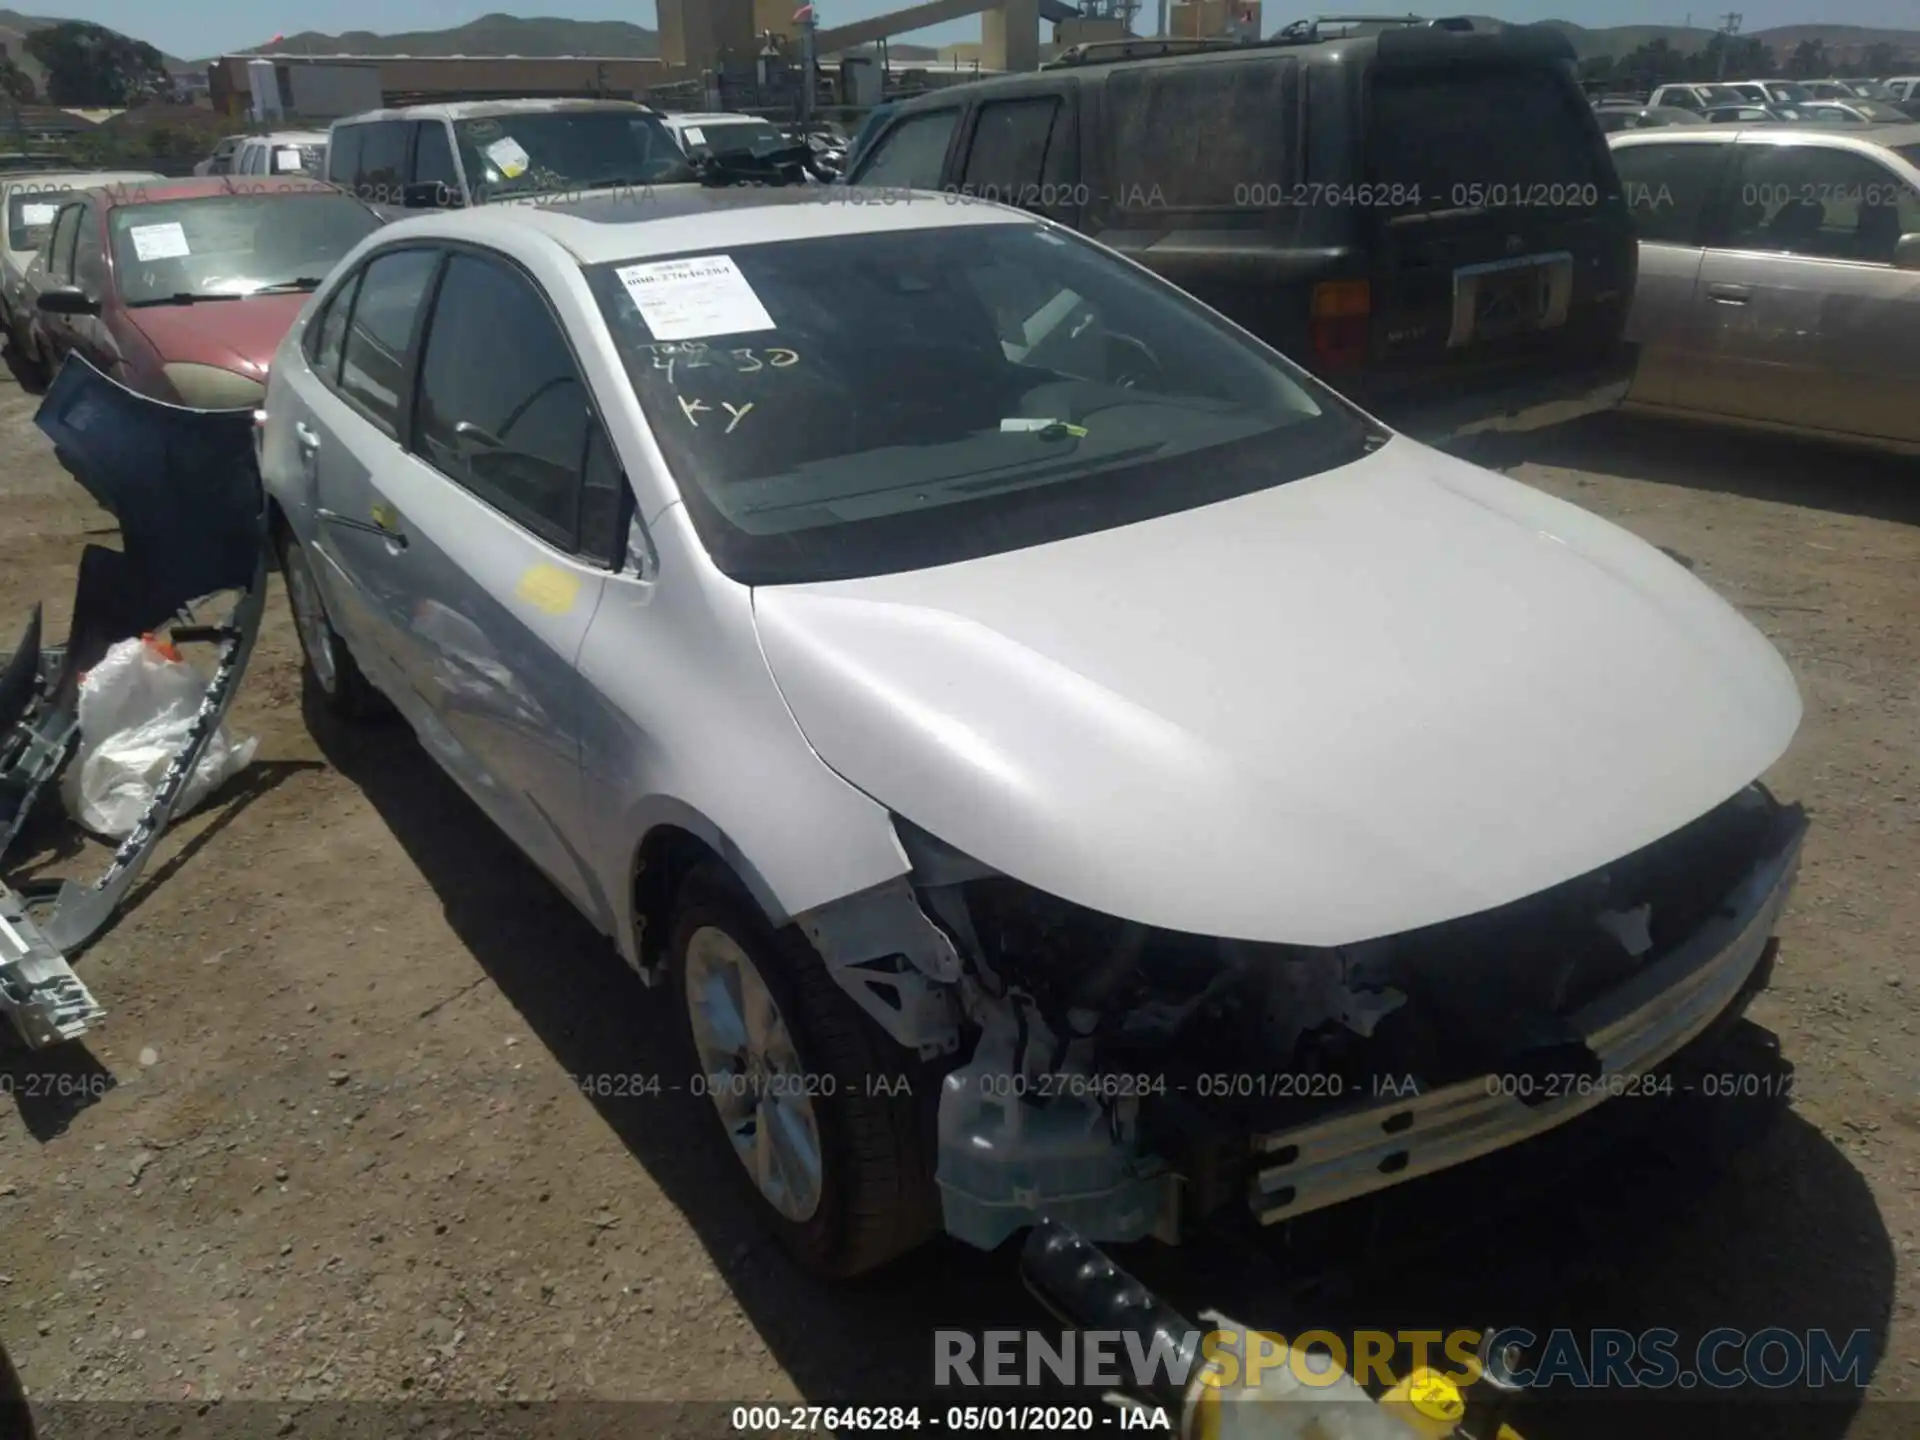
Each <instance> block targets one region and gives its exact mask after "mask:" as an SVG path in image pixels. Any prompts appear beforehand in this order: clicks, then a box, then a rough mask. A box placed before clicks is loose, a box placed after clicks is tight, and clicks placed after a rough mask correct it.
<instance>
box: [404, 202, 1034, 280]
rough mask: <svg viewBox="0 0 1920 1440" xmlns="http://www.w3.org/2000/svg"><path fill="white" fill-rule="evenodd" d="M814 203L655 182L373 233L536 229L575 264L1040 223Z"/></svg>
mask: <svg viewBox="0 0 1920 1440" xmlns="http://www.w3.org/2000/svg"><path fill="white" fill-rule="evenodd" d="M860 193H861V192H860V191H859V190H858V189H857V188H856V189H851V190H848V191H846V192H845V194H846V196H847V202H848V203H844V204H822V203H821V200H820V195H819V191H818V189H817V187H814V186H808V185H795V186H791V187H783V188H778V189H768V188H762V187H758V186H705V185H659V186H652V187H648V188H645V189H640V190H633V191H628V192H625V193H620V194H605V195H588V196H584V197H582V198H579V199H572V200H560V201H554V202H549V201H538V202H535V201H524V202H522V201H504V202H503V201H494V202H492V203H490V204H486V205H476V206H474V207H473V208H472V209H469V210H449V211H435V212H433V213H431V214H427V215H422V216H419V217H417V218H414V219H407V220H398V221H395V222H394V223H393V224H391V225H388V226H387V227H386V228H385V229H383V230H382V231H381V232H380V234H381V235H382V236H383V237H387V238H392V239H396V240H398V239H409V238H410V239H429V238H442V239H448V240H461V239H466V240H471V241H474V242H476V243H481V244H485V243H487V242H488V241H489V240H492V241H496V242H502V241H506V240H508V239H509V238H510V237H511V236H512V235H513V234H514V233H515V232H518V233H521V234H524V233H525V232H527V231H534V232H536V233H538V234H541V235H544V236H546V237H547V238H549V239H551V240H553V241H554V242H556V243H558V244H559V245H560V246H561V247H562V248H563V249H565V250H566V251H567V252H568V253H569V254H571V255H572V256H573V257H574V259H575V260H577V261H578V262H579V263H581V264H582V265H598V264H603V263H605V262H607V261H612V260H634V259H639V258H643V257H645V256H650V255H678V254H685V253H687V252H689V251H702V250H724V249H726V248H728V247H729V246H739V245H759V244H765V243H768V242H773V241H786V240H815V239H827V238H831V237H834V236H839V235H871V234H879V233H882V232H886V231H896V230H943V229H958V228H962V227H964V226H968V225H1029V226H1033V225H1040V224H1042V223H1043V222H1042V221H1041V220H1039V219H1038V218H1037V217H1036V216H1034V215H1031V214H1029V213H1028V212H1026V211H1024V210H1015V209H1013V208H1012V207H1011V206H1005V205H995V204H991V203H975V204H969V205H954V204H952V203H951V201H952V198H953V197H952V196H950V195H942V194H938V193H936V192H933V191H913V192H906V193H902V192H898V191H889V192H888V200H887V203H886V204H883V205H882V204H872V205H862V204H858V203H854V199H853V197H856V196H858V195H859V194H860Z"/></svg>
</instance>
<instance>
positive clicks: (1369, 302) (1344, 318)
mask: <svg viewBox="0 0 1920 1440" xmlns="http://www.w3.org/2000/svg"><path fill="white" fill-rule="evenodd" d="M1372 319H1373V290H1372V287H1370V286H1369V285H1368V284H1367V282H1366V281H1365V280H1328V281H1323V282H1321V283H1320V284H1318V285H1316V286H1314V287H1313V300H1312V309H1311V310H1310V312H1309V319H1308V325H1307V330H1308V334H1309V336H1310V338H1311V340H1312V344H1313V358H1314V360H1315V362H1316V363H1317V364H1319V365H1320V366H1321V367H1322V368H1324V369H1328V370H1357V369H1359V368H1360V367H1361V366H1362V365H1364V364H1366V361H1367V331H1368V328H1369V326H1370V325H1371V323H1372Z"/></svg>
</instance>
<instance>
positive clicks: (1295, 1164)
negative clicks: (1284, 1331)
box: [1248, 808, 1807, 1224]
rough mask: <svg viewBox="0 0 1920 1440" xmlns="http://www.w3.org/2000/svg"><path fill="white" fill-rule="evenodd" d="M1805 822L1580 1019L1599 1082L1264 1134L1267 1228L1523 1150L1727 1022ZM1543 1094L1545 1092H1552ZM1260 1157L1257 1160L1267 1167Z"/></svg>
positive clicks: (1456, 1090)
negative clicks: (1688, 934) (1683, 937)
mask: <svg viewBox="0 0 1920 1440" xmlns="http://www.w3.org/2000/svg"><path fill="white" fill-rule="evenodd" d="M1806 829H1807V823H1806V819H1805V816H1804V815H1803V814H1802V813H1801V812H1800V811H1799V810H1798V809H1797V808H1796V809H1791V810H1788V811H1786V812H1783V815H1782V832H1781V836H1782V838H1781V841H1780V843H1779V844H1778V846H1777V847H1776V848H1775V849H1774V850H1773V852H1772V853H1771V854H1770V855H1769V856H1768V858H1767V859H1765V860H1763V861H1762V862H1761V863H1759V864H1758V865H1756V866H1755V867H1754V868H1753V869H1752V870H1750V871H1749V872H1748V873H1747V876H1746V878H1745V879H1743V880H1742V881H1741V883H1740V885H1739V886H1738V887H1737V888H1736V889H1735V890H1734V891H1733V892H1732V893H1731V894H1730V895H1729V896H1728V897H1727V899H1726V901H1725V903H1724V904H1723V905H1722V906H1721V908H1720V909H1719V911H1718V912H1717V913H1716V914H1715V916H1714V918H1713V919H1712V920H1710V921H1709V922H1708V923H1707V924H1706V925H1704V926H1702V927H1701V929H1700V930H1699V931H1698V932H1697V933H1695V934H1694V935H1693V937H1692V938H1691V939H1689V940H1687V941H1686V942H1685V943H1683V944H1681V945H1680V946H1678V947H1676V948H1675V949H1674V950H1673V951H1672V953H1670V954H1668V955H1667V956H1665V957H1664V958H1663V959H1660V960H1658V961H1656V962H1654V963H1653V964H1652V965H1650V966H1648V968H1647V969H1646V970H1645V971H1643V972H1642V973H1640V974H1639V975H1637V976H1636V977H1634V979H1632V980H1631V981H1629V982H1628V983H1626V984H1625V985H1622V986H1621V987H1620V988H1619V989H1617V990H1615V991H1614V992H1612V993H1610V994H1608V995H1606V996H1604V997H1602V998H1601V999H1599V1000H1597V1001H1595V1002H1594V1003H1593V1004H1591V1005H1589V1006H1588V1007H1587V1008H1586V1009H1584V1010H1582V1011H1580V1012H1578V1013H1576V1014H1575V1015H1573V1016H1572V1017H1571V1020H1572V1023H1573V1026H1574V1028H1575V1029H1576V1030H1578V1031H1579V1032H1580V1033H1581V1034H1582V1035H1584V1036H1585V1037H1586V1040H1587V1044H1588V1046H1589V1047H1590V1048H1591V1049H1592V1051H1593V1053H1594V1054H1595V1055H1596V1056H1598V1057H1599V1060H1600V1066H1601V1073H1600V1075H1599V1076H1598V1078H1596V1079H1592V1080H1584V1079H1578V1078H1575V1077H1568V1078H1567V1079H1565V1080H1564V1081H1560V1080H1552V1081H1549V1082H1548V1083H1546V1084H1544V1085H1541V1086H1539V1087H1538V1089H1537V1090H1536V1091H1535V1093H1534V1094H1532V1095H1531V1096H1529V1098H1530V1099H1532V1100H1533V1101H1534V1103H1532V1104H1528V1103H1526V1101H1525V1100H1523V1099H1522V1098H1520V1097H1518V1096H1515V1095H1507V1094H1503V1093H1500V1092H1501V1088H1502V1087H1501V1085H1500V1084H1499V1079H1500V1077H1497V1076H1480V1077H1477V1078H1475V1079H1472V1080H1463V1081H1460V1082H1459V1083H1457V1084H1454V1085H1449V1086H1446V1087H1445V1088H1443V1089H1439V1090H1435V1091H1432V1092H1431V1093H1429V1094H1425V1095H1421V1096H1418V1097H1417V1098H1399V1099H1390V1100H1387V1101H1385V1102H1383V1103H1380V1104H1375V1105H1370V1106H1368V1107H1366V1108H1364V1109H1360V1110H1351V1111H1348V1112H1346V1113H1344V1114H1339V1115H1334V1116H1331V1117H1329V1118H1328V1119H1326V1120H1322V1121H1319V1122H1317V1123H1315V1124H1310V1125H1303V1126H1297V1127H1295V1128H1293V1129H1289V1130H1283V1131H1276V1132H1273V1133H1270V1134H1266V1135H1261V1136H1258V1137H1256V1138H1255V1140H1254V1142H1253V1143H1254V1150H1255V1152H1256V1155H1257V1156H1271V1157H1276V1160H1275V1162H1274V1163H1267V1164H1265V1166H1264V1168H1258V1169H1257V1170H1256V1173H1255V1175H1254V1177H1253V1179H1252V1181H1251V1183H1250V1187H1249V1193H1248V1202H1249V1204H1250V1205H1251V1206H1252V1209H1253V1212H1254V1214H1255V1216H1256V1218H1257V1219H1259V1220H1260V1221H1261V1223H1263V1224H1276V1223H1279V1222H1281V1221H1285V1220H1291V1219H1293V1218H1295V1217H1296V1216H1299V1215H1303V1214H1306V1213H1308V1212H1310V1211H1314V1210H1319V1209H1323V1208H1325V1207H1327V1206H1331V1205H1338V1204H1340V1203H1342V1202H1343V1201H1347V1200H1352V1199H1355V1198H1358V1197H1360V1196H1363V1195H1369V1194H1372V1193H1374V1192H1376V1191H1379V1190H1384V1189H1387V1188H1388V1187H1390V1186H1394V1185H1399V1184H1401V1183H1402V1182H1404V1181H1408V1180H1412V1179H1415V1178H1417V1177H1419V1176H1422V1175H1430V1174H1433V1173H1434V1172H1436V1171H1440V1170H1445V1169H1448V1168H1450V1167H1452V1166H1455V1165H1461V1164H1465V1163H1466V1162H1468V1161H1470V1160H1475V1159H1478V1158H1479V1157H1481V1156H1483V1155H1488V1154H1491V1153H1492V1152H1494V1151H1496V1150H1502V1149H1505V1148H1507V1147H1508V1146H1512V1145H1517V1144H1519V1143H1520V1142H1522V1141H1524V1140H1528V1139H1530V1138H1532V1137H1533V1136H1535V1135H1539V1134H1542V1133H1544V1132H1545V1131H1548V1130H1552V1129H1554V1128H1556V1127H1558V1126H1560V1125H1563V1124H1565V1123H1566V1122H1567V1121H1569V1120H1572V1119H1574V1118H1575V1117H1576V1116H1578V1115H1581V1114H1584V1113H1585V1112H1587V1111H1589V1110H1592V1109H1594V1108H1595V1107H1596V1106H1598V1105H1600V1104H1601V1103H1602V1102H1603V1101H1605V1100H1607V1099H1609V1098H1611V1097H1613V1096H1615V1095H1620V1094H1629V1095H1630V1094H1632V1093H1633V1091H1632V1087H1633V1082H1634V1081H1635V1080H1636V1079H1638V1078H1639V1077H1643V1076H1646V1075H1648V1074H1650V1073H1652V1072H1656V1071H1657V1070H1658V1069H1659V1068H1660V1066H1662V1065H1663V1064H1664V1063H1665V1062H1667V1061H1668V1060H1670V1059H1672V1058H1673V1057H1674V1056H1675V1055H1677V1054H1678V1053H1679V1052H1680V1051H1681V1050H1683V1049H1684V1048H1685V1047H1686V1046H1687V1044H1688V1043H1689V1042H1690V1041H1692V1040H1693V1039H1695V1038H1696V1037H1697V1036H1699V1035H1700V1034H1701V1033H1702V1032H1703V1031H1705V1030H1707V1029H1708V1028H1709V1027H1710V1026H1712V1025H1713V1023H1714V1022H1715V1021H1716V1020H1718V1019H1719V1018H1720V1017H1721V1016H1722V1015H1724V1014H1725V1013H1726V1012H1727V1010H1728V1009H1729V1008H1730V1007H1731V1006H1733V1005H1734V1004H1735V1003H1736V1002H1737V1001H1738V1000H1739V999H1740V998H1741V997H1742V995H1743V994H1744V993H1745V992H1747V991H1748V989H1749V988H1750V986H1751V984H1752V983H1753V981H1754V980H1755V978H1756V971H1757V970H1759V968H1760V966H1761V963H1762V959H1763V956H1764V954H1765V952H1766V950H1767V946H1768V942H1769V940H1770V939H1771V938H1772V935H1773V932H1774V927H1775V926H1776V925H1777V924H1778V922H1779V919H1780V914H1781V911H1782V910H1783V909H1784V908H1785V905H1786V902H1787V897H1788V895H1789V894H1790V893H1791V891H1792V888H1793V883H1794V881H1795V879H1796V878H1797V876H1798V873H1799V864H1800V851H1801V846H1802V843H1803V841H1804V839H1805V836H1806ZM1540 1091H1545V1092H1547V1093H1545V1094H1544V1095H1543V1094H1542V1093H1540ZM1258 1163H1259V1162H1258V1161H1256V1164H1258Z"/></svg>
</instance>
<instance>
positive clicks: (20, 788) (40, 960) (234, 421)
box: [0, 360, 267, 1048]
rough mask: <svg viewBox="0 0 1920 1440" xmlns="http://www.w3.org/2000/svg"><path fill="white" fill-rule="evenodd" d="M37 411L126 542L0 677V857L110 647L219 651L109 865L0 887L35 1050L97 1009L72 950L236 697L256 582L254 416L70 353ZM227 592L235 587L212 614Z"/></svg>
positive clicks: (168, 813) (3, 935)
mask: <svg viewBox="0 0 1920 1440" xmlns="http://www.w3.org/2000/svg"><path fill="white" fill-rule="evenodd" d="M36 422H37V423H38V424H39V426H40V428H41V429H42V430H43V431H44V432H45V433H46V434H47V436H48V437H49V438H50V439H51V440H53V442H54V444H55V446H56V447H57V448H58V450H59V452H60V454H61V455H62V456H63V457H64V459H65V462H66V463H67V465H68V467H69V469H70V470H71V471H72V473H73V475H74V477H75V478H76V479H78V480H79V481H80V483H81V484H82V485H83V486H85V487H86V489H87V490H88V492H89V493H90V494H92V495H93V496H94V498H95V499H96V500H98V501H99V502H100V503H101V504H102V505H103V506H104V507H106V508H107V509H108V510H109V511H111V512H112V513H113V515H114V516H115V518H116V519H117V520H118V521H119V525H120V531H121V535H122V540H123V548H122V549H121V550H119V551H115V550H109V549H106V548H104V547H101V546H93V545H89V546H88V547H86V549H85V551H84V552H83V553H82V555H81V559H80V567H79V580H78V583H77V586H76V590H75V596H74V605H73V617H74V618H73V624H72V627H71V629H70V632H69V635H68V638H67V642H66V644H65V645H63V646H61V647H58V648H53V647H45V646H43V645H42V643H41V642H42V636H41V617H40V612H39V610H38V608H37V607H36V609H35V611H34V613H33V615H32V617H31V619H30V620H29V623H28V626H27V630H26V634H25V636H24V638H23V640H22V642H21V644H20V646H19V647H18V649H17V650H16V651H15V652H14V653H13V655H12V656H11V657H10V658H9V660H8V663H7V665H6V667H5V669H4V671H3V672H0V702H3V704H0V860H3V859H4V858H5V851H6V846H7V843H8V842H11V841H12V840H13V839H15V838H16V836H17V835H18V833H19V831H20V829H21V828H22V827H23V826H24V825H25V823H26V821H27V819H28V818H29V815H30V813H31V812H32V810H33V808H34V805H35V802H36V800H37V798H38V797H39V796H40V795H41V794H42V792H43V790H44V787H45V786H46V785H48V784H49V783H50V782H52V781H54V780H55V779H56V778H57V777H58V775H59V773H60V770H61V768H62V766H64V765H65V764H66V763H67V762H68V760H69V758H70V756H71V754H72V751H73V746H74V742H75V740H76V739H77V735H78V728H79V727H78V701H79V690H80V682H81V677H82V676H83V675H84V674H85V673H86V671H87V670H88V669H90V668H91V667H92V666H93V665H94V664H95V663H96V662H97V661H98V660H99V659H100V658H101V657H103V656H104V655H106V654H107V653H108V650H109V648H110V647H111V646H112V645H113V644H114V643H115V642H117V641H121V640H125V639H127V638H130V637H133V636H138V635H142V634H145V633H148V632H151V631H155V630H158V629H160V628H161V627H166V633H167V635H168V638H169V639H170V640H171V641H172V642H173V643H174V644H176V645H188V644H211V645H214V646H215V647H217V648H216V651H215V657H216V658H215V662H214V670H213V675H212V678H211V680H210V681H209V682H208V683H207V686H206V689H205V692H204V694H203V695H202V697H201V699H200V702H199V705H198V708H197V710H196V711H195V712H194V713H193V715H192V718H191V720H190V721H189V722H188V724H187V725H186V727H185V732H184V736H183V743H182V744H181V747H180V749H179V750H178V752H177V753H176V754H175V755H174V757H173V759H172V761H171V763H170V764H168V766H167V767H166V769H165V771H164V773H163V774H162V775H161V776H160V778H159V780H158V783H157V784H156V785H155V786H154V789H153V792H152V797H151V800H150V802H149V803H148V805H147V806H146V808H145V810H144V812H143V813H142V814H141V815H140V816H139V817H138V819H137V821H136V823H135V824H134V826H133V828H132V829H131V830H130V831H129V832H128V833H127V834H126V836H125V837H124V838H123V839H122V840H121V841H120V844H119V845H118V847H117V848H116V849H115V851H114V854H113V858H112V860H111V861H110V862H109V864H108V866H107V868H106V870H105V872H104V873H103V874H102V875H101V876H100V877H99V878H98V879H97V880H95V881H93V882H92V883H91V884H84V883H81V882H78V881H73V880H65V881H39V882H34V883H31V884H25V885H21V886H19V887H18V888H17V889H10V888H8V887H7V886H6V885H5V884H4V883H0V1009H4V1010H5V1011H6V1013H7V1015H8V1018H9V1019H10V1020H11V1021H12V1022H13V1024H14V1026H15V1028H16V1029H17V1030H18V1031H19V1032H20V1034H21V1036H22V1038H23V1039H24V1040H25V1041H26V1042H27V1044H28V1045H30V1046H32V1047H34V1048H39V1047H42V1046H45V1045H49V1044H54V1043H57V1042H59V1041H62V1040H69V1039H73V1038H75V1037H77V1036H78V1035H80V1034H82V1033H84V1032H85V1030H86V1028H87V1026H88V1025H90V1024H92V1023H93V1022H94V1021H96V1020H98V1019H99V1018H100V1016H101V1014H102V1013H103V1011H102V1009H101V1007H100V1006H99V1004H98V1003H97V1002H96V1001H94V999H93V997H92V996H91V995H90V994H89V993H88V992H87V989H86V987H85V985H84V984H82V983H81V981H80V980H79V978H78V977H77V976H75V975H74V973H73V971H72V970H71V968H70V967H69V964H68V959H69V958H70V957H71V956H73V955H74V954H76V953H77V952H78V951H80V950H82V949H84V948H85V947H86V946H87V945H88V944H90V943H91V942H92V941H93V940H94V939H96V938H97V937H98V936H99V934H100V933H101V931H102V930H103V929H105V927H106V926H107V924H108V923H109V921H110V920H111V919H112V917H113V913H114V911H115V910H116V909H117V908H118V907H119V905H120V904H121V902H122V901H123V900H125V899H126V897H127V895H128V893H129V892H130V891H131V890H132V888H133V885H134V884H135V882H136V881H137V880H138V879H139V878H140V875H141V873H142V871H143V870H144V869H145V867H146V864H147V862H148V861H149V860H150V859H151V858H152V856H153V853H154V849H155V847H156V846H157V844H158V842H159V840H160V837H161V836H162V835H164V834H165V833H166V830H167V827H168V825H169V824H170V823H171V821H172V819H173V816H174V813H175V811H176V809H177V808H178V807H179V804H180V802H181V800H182V798H183V797H184V796H185V794H186V792H187V790H188V787H189V785H190V784H191V782H192V780H193V777H194V774H195V772H196V769H197V768H198V766H199V764H200V762H201V760H202V758H203V756H204V755H205V754H206V752H207V748H208V747H209V745H211V744H212V743H213V740H214V737H215V736H216V734H217V733H218V731H219V729H220V726H221V723H222V721H223V720H224V718H225V716H226V713H227V710H228V708H229V707H230V706H231V705H232V703H233V699H234V696H235V695H236V694H237V693H238V690H239V686H240V680H241V677H242V675H243V674H244V673H245V670H246V665H247V661H248V658H249V657H250V655H251V654H252V650H253V644H254V641H255V639H256V637H257V636H258V634H259V629H260V619H261V614H262V611H263V607H264V605H265V600H266V589H267V584H266V547H265V545H264V543H263V540H264V521H265V515H264V509H263V505H262V501H261V495H260V483H259V474H258V471H257V469H256V468H255V465H254V461H253V450H252V416H251V414H250V412H247V411H234V412H227V413H221V412H208V411H194V410H184V409H180V408H178V407H175V406H169V405H162V404H160V403H158V402H156V401H152V400H149V399H146V398H145V397H143V396H140V395H137V394H135V393H134V392H132V391H130V390H127V389H126V388H124V387H123V386H120V385H118V384H116V383H115V382H114V381H112V380H110V379H109V378H107V377H106V376H104V375H102V374H101V373H100V372H99V371H97V370H95V369H93V367H92V366H90V365H88V364H87V363H86V362H85V361H82V360H72V361H69V363H68V364H66V365H65V366H63V367H62V369H61V371H60V374H59V375H58V377H56V379H55V380H54V383H53V385H52V387H51V388H50V389H49V390H48V392H47V396H46V398H45V400H44V401H43V402H42V403H41V406H40V410H39V412H38V414H37V416H36ZM223 595H226V596H234V597H235V598H234V599H233V600H232V602H231V604H230V606H227V607H224V608H225V609H226V613H225V614H224V615H221V614H219V611H220V609H221V608H223V607H221V606H218V605H217V604H214V603H212V602H214V601H216V600H217V598H218V597H220V596H223ZM210 615H211V616H212V617H213V618H209V617H210Z"/></svg>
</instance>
